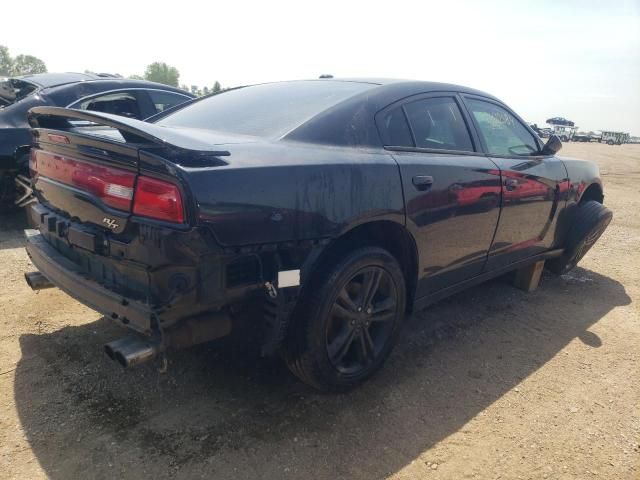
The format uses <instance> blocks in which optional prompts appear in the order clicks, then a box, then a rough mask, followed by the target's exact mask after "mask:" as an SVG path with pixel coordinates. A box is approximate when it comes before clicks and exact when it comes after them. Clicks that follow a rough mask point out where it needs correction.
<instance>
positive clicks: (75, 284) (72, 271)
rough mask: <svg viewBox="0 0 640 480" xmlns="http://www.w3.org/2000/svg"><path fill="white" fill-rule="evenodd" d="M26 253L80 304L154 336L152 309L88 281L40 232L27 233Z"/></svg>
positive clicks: (44, 272) (27, 231)
mask: <svg viewBox="0 0 640 480" xmlns="http://www.w3.org/2000/svg"><path fill="white" fill-rule="evenodd" d="M25 235H26V239H27V245H26V250H27V253H28V254H29V257H30V258H31V261H32V262H33V264H34V265H35V266H36V268H37V269H38V270H39V271H40V272H41V273H42V274H43V275H44V276H45V277H47V278H48V279H49V281H50V282H51V283H53V284H54V285H55V286H56V287H58V288H60V290H62V291H64V292H65V293H66V294H68V295H69V296H71V297H73V298H75V299H76V300H78V301H79V302H81V303H83V304H85V305H87V306H88V307H90V308H92V309H94V310H96V311H97V312H99V313H102V314H104V315H105V316H108V317H109V318H112V319H114V320H118V321H120V322H122V324H124V325H126V326H127V327H130V328H132V329H134V330H137V331H139V332H141V333H144V334H145V335H149V334H151V333H152V326H153V325H152V321H153V316H154V313H155V312H154V310H153V308H152V307H151V306H150V305H148V304H145V303H142V302H139V301H136V300H132V299H128V298H125V297H123V296H121V295H118V294H116V293H114V292H112V291H110V290H108V289H106V288H104V287H102V286H101V285H99V284H98V283H97V282H95V281H93V280H91V279H89V278H87V277H86V276H85V275H83V274H82V272H81V271H80V270H79V269H78V267H77V266H76V265H75V264H74V263H73V262H71V261H70V260H69V259H67V258H66V257H64V256H63V255H61V254H60V253H59V252H58V251H57V250H56V249H55V248H53V247H52V246H51V245H49V243H47V241H46V240H45V238H44V236H43V235H42V234H41V233H40V232H39V231H37V230H25Z"/></svg>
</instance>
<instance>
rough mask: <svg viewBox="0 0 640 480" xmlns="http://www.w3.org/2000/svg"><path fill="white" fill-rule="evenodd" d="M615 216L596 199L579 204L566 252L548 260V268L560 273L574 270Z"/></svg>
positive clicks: (568, 237) (568, 236) (567, 241)
mask: <svg viewBox="0 0 640 480" xmlns="http://www.w3.org/2000/svg"><path fill="white" fill-rule="evenodd" d="M612 218H613V213H612V212H611V210H609V209H608V208H607V207H605V206H604V205H602V204H601V203H599V202H596V201H595V200H589V201H588V202H585V203H583V204H581V205H579V206H578V208H577V211H576V213H575V216H574V219H573V225H572V226H571V230H570V231H569V234H568V235H567V240H566V245H565V249H564V253H563V254H562V256H560V257H558V258H554V259H552V260H548V261H547V264H546V266H547V268H548V269H549V270H550V271H551V272H553V273H555V274H558V275H561V274H564V273H567V272H569V271H570V270H572V269H573V268H574V267H575V266H576V265H577V264H578V262H579V261H580V260H581V259H582V257H584V256H585V254H586V253H587V252H588V251H589V249H590V248H591V247H593V245H594V244H595V243H596V241H597V240H598V239H599V238H600V236H601V235H602V234H603V233H604V231H605V230H606V228H607V226H609V223H610V222H611V219H612Z"/></svg>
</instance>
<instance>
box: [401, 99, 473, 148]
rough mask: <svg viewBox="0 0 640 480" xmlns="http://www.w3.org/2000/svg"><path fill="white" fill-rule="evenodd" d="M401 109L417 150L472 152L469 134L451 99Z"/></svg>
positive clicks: (421, 102)
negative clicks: (418, 148)
mask: <svg viewBox="0 0 640 480" xmlns="http://www.w3.org/2000/svg"><path fill="white" fill-rule="evenodd" d="M404 108H405V111H406V112H407V118H408V119H409V125H410V126H411V131H412V132H413V136H414V138H415V142H416V147H421V148H431V149H436V150H460V151H469V152H471V151H473V144H472V143H471V137H470V136H469V131H468V130H467V126H466V124H465V122H464V119H463V118H462V114H461V112H460V108H459V107H458V104H457V103H456V101H455V100H454V99H453V98H452V97H440V98H425V99H422V100H417V101H415V102H411V103H408V104H407V105H405V107H404Z"/></svg>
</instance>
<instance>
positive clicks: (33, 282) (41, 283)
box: [24, 272, 55, 290]
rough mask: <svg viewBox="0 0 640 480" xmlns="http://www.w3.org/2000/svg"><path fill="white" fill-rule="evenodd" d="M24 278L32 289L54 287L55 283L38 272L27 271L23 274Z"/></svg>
mask: <svg viewBox="0 0 640 480" xmlns="http://www.w3.org/2000/svg"><path fill="white" fill-rule="evenodd" d="M24 279H25V280H26V282H27V285H29V286H30V287H31V289H32V290H44V289H45V288H53V287H55V285H54V284H53V283H51V282H50V281H49V279H48V278H47V277H45V276H44V275H43V274H41V273H40V272H27V273H25V274H24Z"/></svg>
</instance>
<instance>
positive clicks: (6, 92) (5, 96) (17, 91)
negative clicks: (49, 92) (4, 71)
mask: <svg viewBox="0 0 640 480" xmlns="http://www.w3.org/2000/svg"><path fill="white" fill-rule="evenodd" d="M37 89H38V86H37V85H35V84H33V83H31V82H25V81H24V80H18V79H17V78H0V108H3V107H6V106H8V105H11V104H13V103H16V102H19V101H20V100H22V99H23V98H25V97H27V96H29V95H30V94H32V93H33V92H35V91H36V90H37Z"/></svg>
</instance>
